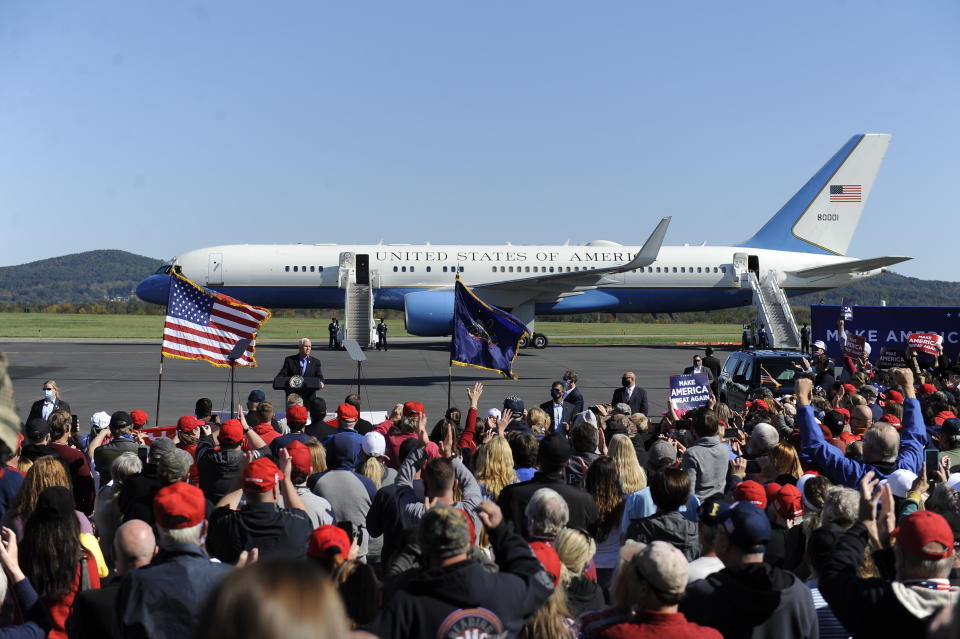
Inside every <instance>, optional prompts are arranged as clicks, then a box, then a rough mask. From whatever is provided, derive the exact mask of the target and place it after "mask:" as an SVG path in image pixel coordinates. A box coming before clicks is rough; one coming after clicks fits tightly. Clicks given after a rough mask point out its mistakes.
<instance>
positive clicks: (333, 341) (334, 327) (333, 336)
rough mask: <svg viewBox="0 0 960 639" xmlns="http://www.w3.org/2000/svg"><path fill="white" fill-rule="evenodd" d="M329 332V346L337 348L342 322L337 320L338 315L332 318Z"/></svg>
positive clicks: (328, 325) (328, 327)
mask: <svg viewBox="0 0 960 639" xmlns="http://www.w3.org/2000/svg"><path fill="white" fill-rule="evenodd" d="M327 332H328V333H330V341H329V342H327V348H337V346H338V344H337V333H339V332H340V322H338V321H337V318H336V317H334V318H333V319H331V320H330V323H329V324H327Z"/></svg>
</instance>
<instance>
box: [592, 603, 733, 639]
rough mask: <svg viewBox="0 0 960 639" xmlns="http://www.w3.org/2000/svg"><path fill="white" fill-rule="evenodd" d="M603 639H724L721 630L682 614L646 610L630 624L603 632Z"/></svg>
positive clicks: (622, 624)
mask: <svg viewBox="0 0 960 639" xmlns="http://www.w3.org/2000/svg"><path fill="white" fill-rule="evenodd" d="M597 637H599V638H601V639H663V638H664V637H670V639H723V635H721V634H720V631H719V630H715V629H714V628H709V627H707V626H701V625H699V624H695V623H691V622H689V621H687V618H686V617H684V616H683V613H681V612H672V613H671V612H654V611H652V610H644V611H643V612H641V613H639V614H638V615H636V616H635V617H634V618H633V620H632V621H631V622H630V623H620V624H617V625H615V626H610V627H609V628H606V629H604V630H603V631H601V632H600V633H599V634H598V635H597Z"/></svg>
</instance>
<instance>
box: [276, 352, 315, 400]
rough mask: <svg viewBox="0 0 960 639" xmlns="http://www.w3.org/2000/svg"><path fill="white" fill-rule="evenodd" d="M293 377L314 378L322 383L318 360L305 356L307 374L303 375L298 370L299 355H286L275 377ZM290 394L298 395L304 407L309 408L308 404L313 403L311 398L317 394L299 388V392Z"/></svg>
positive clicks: (311, 390) (310, 390) (313, 391)
mask: <svg viewBox="0 0 960 639" xmlns="http://www.w3.org/2000/svg"><path fill="white" fill-rule="evenodd" d="M294 375H301V376H303V377H316V378H318V379H319V380H320V381H321V382H322V381H323V370H322V369H321V367H320V360H319V359H317V358H316V357H314V356H312V355H309V356H307V372H306V373H303V372H301V370H300V355H299V354H297V355H288V356H287V357H285V358H284V360H283V368H281V369H280V372H279V373H277V376H278V377H293V376H294ZM290 392H292V393H296V394H297V395H300V397H302V398H303V403H304V405H305V406H309V405H310V402H311V401H313V398H314V397H315V396H316V394H317V391H315V390H313V389H307V388H301V389H300V390H299V391H290Z"/></svg>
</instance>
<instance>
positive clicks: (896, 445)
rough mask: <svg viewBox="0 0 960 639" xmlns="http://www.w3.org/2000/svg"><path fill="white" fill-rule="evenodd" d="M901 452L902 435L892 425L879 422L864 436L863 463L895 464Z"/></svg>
mask: <svg viewBox="0 0 960 639" xmlns="http://www.w3.org/2000/svg"><path fill="white" fill-rule="evenodd" d="M899 452H900V433H898V432H897V429H896V428H894V427H893V426H892V425H891V424H888V423H886V422H877V424H876V425H875V426H874V427H873V428H871V429H870V430H868V431H867V432H866V433H865V434H864V436H863V461H865V462H867V463H868V464H869V463H876V462H895V461H897V455H898V454H899Z"/></svg>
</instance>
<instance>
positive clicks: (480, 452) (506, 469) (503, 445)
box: [474, 437, 517, 499]
mask: <svg viewBox="0 0 960 639" xmlns="http://www.w3.org/2000/svg"><path fill="white" fill-rule="evenodd" d="M474 477H476V478H477V481H478V482H481V483H482V484H483V487H484V488H485V489H486V491H487V492H488V493H489V494H490V495H491V496H492V497H493V498H494V499H497V498H498V497H500V491H501V490H503V489H504V488H505V487H506V486H509V485H510V484H513V483H516V482H517V472H516V471H515V470H514V468H513V452H512V451H511V450H510V444H508V443H507V438H506V437H494V438H493V439H491V440H490V441H488V442H487V443H486V444H483V445H482V446H480V447H479V448H478V449H477V457H476V460H475V461H474Z"/></svg>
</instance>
